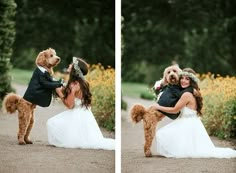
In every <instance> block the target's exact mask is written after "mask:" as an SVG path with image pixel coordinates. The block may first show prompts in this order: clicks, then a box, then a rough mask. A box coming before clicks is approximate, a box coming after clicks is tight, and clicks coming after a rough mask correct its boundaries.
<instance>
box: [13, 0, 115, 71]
mask: <svg viewBox="0 0 236 173" xmlns="http://www.w3.org/2000/svg"><path fill="white" fill-rule="evenodd" d="M15 2H16V4H17V15H16V38H15V43H14V47H13V56H12V59H11V62H12V64H13V66H14V67H17V68H25V69H33V68H34V67H35V64H34V61H35V58H36V56H37V55H38V53H39V52H40V51H42V50H45V49H47V48H49V47H52V48H54V49H55V50H56V52H57V55H58V56H59V57H61V58H62V62H61V63H60V65H59V66H58V67H57V69H58V70H62V69H63V68H64V67H66V66H67V65H68V64H69V63H71V61H72V57H73V56H78V57H82V58H84V59H85V60H86V61H87V62H88V63H89V64H95V63H101V64H103V65H104V66H105V67H107V66H108V65H110V66H112V67H114V65H115V1H110V0H103V1H99V0H87V1H77V0H70V1H68V0H60V1H57V0H50V1H48V0H40V1H38V0H15ZM22 59H24V61H22Z"/></svg>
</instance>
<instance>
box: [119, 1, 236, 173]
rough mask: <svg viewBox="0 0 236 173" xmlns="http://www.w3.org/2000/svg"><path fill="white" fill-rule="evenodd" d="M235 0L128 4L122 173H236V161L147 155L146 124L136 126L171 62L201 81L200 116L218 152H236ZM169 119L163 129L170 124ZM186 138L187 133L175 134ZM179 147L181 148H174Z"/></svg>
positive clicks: (125, 11) (124, 38)
mask: <svg viewBox="0 0 236 173" xmlns="http://www.w3.org/2000/svg"><path fill="white" fill-rule="evenodd" d="M235 8H236V1H233V0H211V1H199V0H149V1H142V0H136V1H132V0H123V1H122V17H121V20H122V24H121V27H122V33H121V35H122V45H121V46H122V57H121V67H122V68H121V77H122V79H121V80H122V87H121V88H122V94H121V95H122V102H121V105H122V111H121V146H122V147H121V170H122V173H126V172H127V173H131V172H132V173H143V172H162V173H170V172H175V173H188V172H194V173H199V172H207V173H213V172H214V173H223V172H225V173H226V172H227V173H234V172H235V171H236V164H235V163H236V162H235V159H216V158H199V159H192V158H183V159H174V158H165V157H161V156H159V155H158V152H157V151H156V147H155V146H156V141H155V140H153V144H152V148H151V150H152V154H153V157H152V158H145V156H144V152H143V146H144V132H143V131H144V130H143V123H142V122H141V123H138V124H134V123H132V121H131V118H130V109H131V108H132V106H133V105H135V104H142V105H144V106H145V107H149V106H150V105H153V104H154V103H155V99H154V98H155V96H154V95H153V91H152V87H153V85H154V83H155V82H156V81H157V80H159V79H160V78H162V76H163V71H164V69H165V68H166V67H167V66H169V65H171V64H178V65H179V66H180V68H185V67H191V68H193V69H194V70H195V71H196V72H197V73H198V77H199V78H200V80H201V82H200V89H201V93H202V96H203V105H204V108H203V116H202V118H201V120H202V122H203V124H204V126H205V128H206V130H207V132H208V134H209V135H210V138H211V140H212V142H213V144H214V145H215V146H216V147H230V148H233V149H235V147H236V78H235V75H236V61H235V58H236V49H235V45H236V11H235ZM170 122H171V120H170V119H169V118H164V119H163V120H162V121H161V122H160V123H158V125H157V128H156V129H157V133H158V129H159V128H161V127H163V126H165V125H166V124H168V123H170ZM176 135H177V136H178V135H181V134H176ZM173 145H175V144H173Z"/></svg>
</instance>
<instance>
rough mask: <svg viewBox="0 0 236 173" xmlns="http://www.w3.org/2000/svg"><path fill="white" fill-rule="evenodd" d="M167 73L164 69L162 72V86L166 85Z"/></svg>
mask: <svg viewBox="0 0 236 173" xmlns="http://www.w3.org/2000/svg"><path fill="white" fill-rule="evenodd" d="M167 71H168V69H167V68H166V69H165V70H164V72H163V78H162V81H163V85H166V84H167V83H168V81H167Z"/></svg>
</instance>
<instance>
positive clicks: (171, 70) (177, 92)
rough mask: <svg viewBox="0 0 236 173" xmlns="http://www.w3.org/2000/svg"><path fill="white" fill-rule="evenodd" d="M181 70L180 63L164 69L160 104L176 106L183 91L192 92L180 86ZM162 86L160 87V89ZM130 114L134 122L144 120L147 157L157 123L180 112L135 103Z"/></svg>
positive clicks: (174, 117)
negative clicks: (175, 112)
mask: <svg viewBox="0 0 236 173" xmlns="http://www.w3.org/2000/svg"><path fill="white" fill-rule="evenodd" d="M181 71H182V70H181V69H180V68H179V67H178V65H172V66H169V67H167V68H166V69H165V70H164V73H163V79H162V80H161V82H160V86H161V87H160V88H162V92H161V93H160V94H159V96H158V100H157V102H158V104H159V105H162V106H167V107H174V106H175V104H176V103H177V102H178V100H179V98H180V97H181V95H182V94H183V92H185V91H186V90H190V92H191V89H185V90H183V89H181V87H180V86H179V73H180V72H181ZM160 88H158V90H159V89H160ZM155 89H156V88H155ZM130 114H131V119H132V121H133V122H134V123H138V122H140V121H141V120H143V128H144V137H145V144H144V153H145V156H146V157H151V156H152V153H151V145H152V141H153V138H154V137H155V134H156V126H157V123H158V122H159V121H161V120H162V119H163V118H164V117H165V116H168V117H169V118H171V119H176V118H177V117H178V116H179V113H177V114H169V113H166V112H160V111H157V110H156V108H155V107H154V106H150V107H149V108H147V109H146V108H145V107H144V106H143V105H140V104H136V105H134V106H133V107H132V108H131V111H130Z"/></svg>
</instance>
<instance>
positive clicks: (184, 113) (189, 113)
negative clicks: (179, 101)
mask: <svg viewBox="0 0 236 173" xmlns="http://www.w3.org/2000/svg"><path fill="white" fill-rule="evenodd" d="M180 117H181V118H193V117H197V111H196V110H193V109H190V108H188V107H186V106H185V107H184V108H183V109H182V110H181V113H180Z"/></svg>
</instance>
